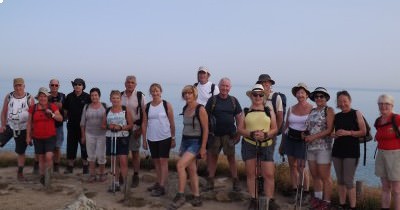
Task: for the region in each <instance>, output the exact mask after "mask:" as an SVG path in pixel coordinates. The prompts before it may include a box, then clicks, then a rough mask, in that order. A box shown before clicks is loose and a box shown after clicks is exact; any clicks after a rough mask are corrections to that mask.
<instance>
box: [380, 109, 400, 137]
mask: <svg viewBox="0 0 400 210" xmlns="http://www.w3.org/2000/svg"><path fill="white" fill-rule="evenodd" d="M396 117H397V114H394V113H393V114H392V119H391V121H392V122H391V123H392V128H393V131H394V132H395V134H396V138H398V139H400V130H399V126H398V125H397V124H396ZM380 119H381V117H378V118H377V119H376V120H375V123H374V127H375V128H377V126H378V121H379V120H380ZM385 125H387V124H385ZM382 126H384V125H382Z"/></svg>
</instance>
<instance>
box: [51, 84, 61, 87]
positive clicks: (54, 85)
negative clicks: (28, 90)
mask: <svg viewBox="0 0 400 210" xmlns="http://www.w3.org/2000/svg"><path fill="white" fill-rule="evenodd" d="M50 86H51V87H58V86H59V85H58V84H50Z"/></svg>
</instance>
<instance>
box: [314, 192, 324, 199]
mask: <svg viewBox="0 0 400 210" xmlns="http://www.w3.org/2000/svg"><path fill="white" fill-rule="evenodd" d="M314 197H316V198H318V199H320V200H322V191H319V192H314Z"/></svg>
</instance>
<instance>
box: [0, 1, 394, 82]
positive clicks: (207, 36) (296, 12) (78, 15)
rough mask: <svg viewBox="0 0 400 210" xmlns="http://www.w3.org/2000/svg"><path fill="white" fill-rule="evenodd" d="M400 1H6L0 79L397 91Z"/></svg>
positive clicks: (1, 11) (0, 16) (0, 8)
mask: <svg viewBox="0 0 400 210" xmlns="http://www.w3.org/2000/svg"><path fill="white" fill-rule="evenodd" d="M399 9H400V1H394V0H393V1H390V0H388V1H376V0H326V1H321V0H315V1H312V0H302V1H299V0H293V1H289V0H287V1H286V0H282V1H266V0H264V1H237V0H202V1H190V0H181V1H175V0H170V1H165V0H163V1H158V0H149V1H134V0H129V1H128V0H115V1H109V0H108V1H106V0H69V1H65V0H64V1H61V0H58V1H54V0H29V1H18V0H3V2H2V3H0V77H1V78H2V79H10V80H11V79H12V78H14V77H19V76H23V77H24V78H25V80H27V81H29V80H36V79H43V78H45V79H46V80H48V79H49V78H53V77H57V78H67V80H73V79H74V78H76V77H82V78H84V79H85V80H87V81H92V82H103V81H121V82H123V81H124V78H125V76H126V75H135V76H137V78H138V82H146V83H151V82H161V83H169V84H181V83H182V84H188V83H189V84H190V83H193V82H194V81H195V80H196V72H197V68H198V67H199V66H202V65H204V66H207V67H208V68H209V70H210V72H211V78H210V80H212V81H213V82H218V80H219V79H220V78H221V77H229V78H231V80H232V83H233V84H254V82H255V80H257V78H258V75H259V74H261V73H267V74H270V76H271V77H272V79H274V80H275V81H276V85H277V86H279V85H281V86H293V85H295V84H297V83H298V82H305V83H307V84H308V85H309V86H314V87H315V86H327V87H349V88H353V87H356V88H388V89H400V88H399V85H398V84H399V83H398V80H399V78H400V73H399V72H400V71H399V70H400V59H399V54H400V53H399V51H400V40H399V39H400V38H399V37H400V27H399V23H400V13H399Z"/></svg>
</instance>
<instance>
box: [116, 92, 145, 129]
mask: <svg viewBox="0 0 400 210" xmlns="http://www.w3.org/2000/svg"><path fill="white" fill-rule="evenodd" d="M124 92H125V91H122V92H121V95H124ZM143 96H144V94H143V92H142V91H137V92H136V97H137V101H138V106H137V108H136V113H137V114H138V115H139V119H137V120H136V121H135V122H133V124H135V125H137V126H141V125H142V121H143V116H142V114H141V113H142V100H143Z"/></svg>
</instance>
